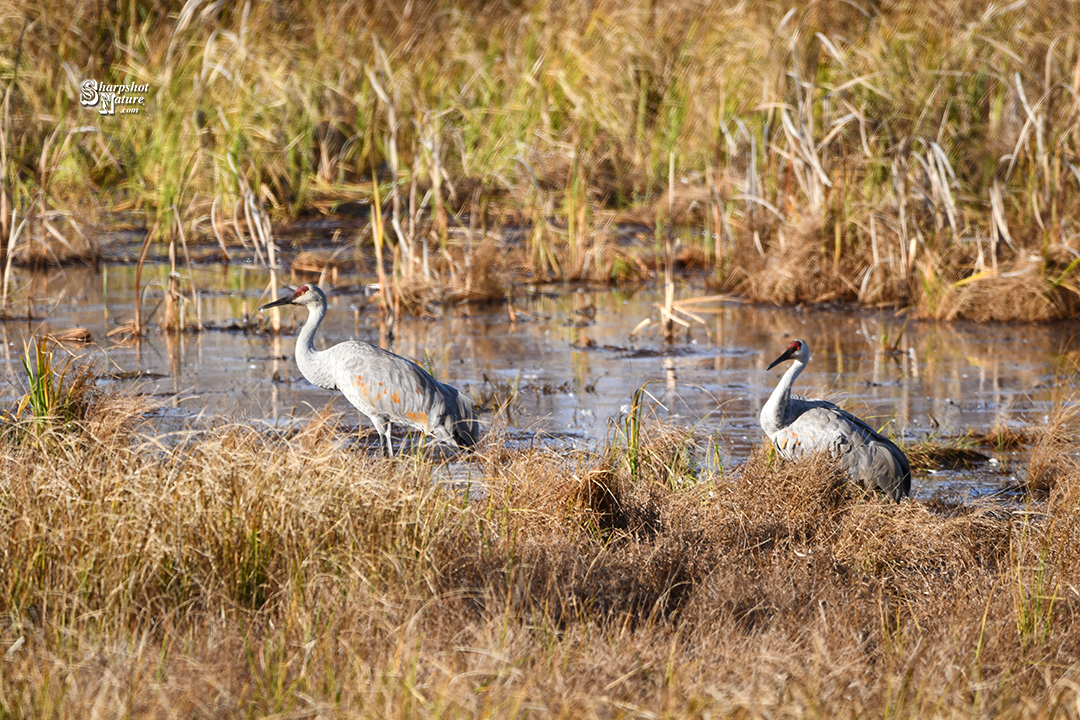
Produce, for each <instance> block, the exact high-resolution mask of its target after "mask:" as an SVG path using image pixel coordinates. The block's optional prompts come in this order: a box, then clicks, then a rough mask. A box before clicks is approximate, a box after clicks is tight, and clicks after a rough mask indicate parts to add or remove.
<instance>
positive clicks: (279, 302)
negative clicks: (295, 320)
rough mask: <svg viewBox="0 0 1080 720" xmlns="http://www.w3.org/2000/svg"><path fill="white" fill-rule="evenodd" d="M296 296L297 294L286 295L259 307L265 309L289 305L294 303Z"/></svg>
mask: <svg viewBox="0 0 1080 720" xmlns="http://www.w3.org/2000/svg"><path fill="white" fill-rule="evenodd" d="M294 297H296V296H295V295H286V296H285V297H283V298H278V299H277V300H275V301H274V302H272V303H266V304H265V305H263V306H262V307H260V308H259V309H260V310H265V309H266V308H272V307H277V306H278V305H289V304H290V303H292V301H293V298H294Z"/></svg>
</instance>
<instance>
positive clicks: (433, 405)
mask: <svg viewBox="0 0 1080 720" xmlns="http://www.w3.org/2000/svg"><path fill="white" fill-rule="evenodd" d="M276 305H303V306H305V307H307V309H308V319H307V322H305V323H304V327H302V328H300V334H299V335H298V336H297V337H296V364H297V365H298V366H299V367H300V372H301V373H303V374H304V377H305V378H307V379H308V382H311V383H312V384H314V385H318V386H319V387H322V388H326V389H327V390H340V391H341V392H342V393H343V394H344V395H345V397H346V398H347V399H348V401H349V402H351V403H352V404H353V405H355V406H356V409H357V410H359V411H360V412H362V413H363V414H364V415H366V416H367V417H368V419H369V420H371V424H372V425H374V426H375V431H376V432H378V433H379V443H380V445H381V446H382V450H383V452H384V453H385V454H386V456H387V457H393V455H394V446H393V444H392V443H391V441H390V427H391V425H392V424H393V423H398V424H400V425H407V426H409V427H413V428H416V429H417V430H421V431H422V432H424V433H425V434H427V435H430V436H432V437H434V438H435V439H436V440H441V441H443V442H446V443H450V444H451V445H457V446H458V447H470V446H472V445H474V444H475V443H476V441H477V440H478V439H479V437H480V428H479V425H478V424H477V421H476V411H475V410H474V409H473V404H472V400H470V399H469V398H468V397H467V396H465V395H462V394H461V393H459V392H458V391H457V389H456V388H453V387H450V386H449V385H443V384H442V383H441V382H439V381H438V380H436V379H435V378H433V377H431V375H429V374H428V373H427V372H425V371H424V369H423V368H422V367H420V366H419V365H417V364H416V363H414V362H413V361H412V360H407V359H406V358H403V357H401V356H400V355H395V354H394V353H392V352H387V351H386V350H382V349H380V348H377V347H375V346H374V345H369V344H368V343H366V342H356V341H353V340H349V341H347V342H343V343H338V344H337V345H334V346H333V347H331V348H327V349H326V350H322V351H320V350H316V349H315V343H314V338H315V332H316V331H317V330H318V329H319V323H321V322H322V320H323V317H324V316H325V315H326V295H324V294H323V291H322V290H320V289H319V287H318V286H317V285H301V286H300V287H298V288H296V292H294V293H293V294H292V295H287V296H285V297H283V298H281V299H280V300H275V301H274V302H272V303H267V304H266V305H263V306H262V307H260V308H259V309H260V310H265V309H266V308H270V307H274V306H276Z"/></svg>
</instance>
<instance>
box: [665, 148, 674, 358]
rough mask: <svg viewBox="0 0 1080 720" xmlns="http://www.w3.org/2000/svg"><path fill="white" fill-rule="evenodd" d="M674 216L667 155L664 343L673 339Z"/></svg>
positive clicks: (671, 173) (671, 161)
mask: <svg viewBox="0 0 1080 720" xmlns="http://www.w3.org/2000/svg"><path fill="white" fill-rule="evenodd" d="M674 215H675V153H674V151H673V152H671V153H669V154H668V216H667V228H666V231H665V232H664V342H671V341H672V340H673V339H674V338H675V320H674V317H675V315H674V313H673V309H674V307H675V269H674V264H675V259H674V257H672V243H671V232H672V225H673V224H674Z"/></svg>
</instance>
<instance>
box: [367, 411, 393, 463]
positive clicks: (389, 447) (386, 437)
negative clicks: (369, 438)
mask: <svg viewBox="0 0 1080 720" xmlns="http://www.w3.org/2000/svg"><path fill="white" fill-rule="evenodd" d="M370 418H371V424H372V425H374V426H375V432H377V433H379V449H380V450H382V454H383V457H391V458H392V457H394V445H393V443H392V442H391V441H390V423H389V422H388V421H387V420H386V418H382V417H379V416H378V415H371V416H370Z"/></svg>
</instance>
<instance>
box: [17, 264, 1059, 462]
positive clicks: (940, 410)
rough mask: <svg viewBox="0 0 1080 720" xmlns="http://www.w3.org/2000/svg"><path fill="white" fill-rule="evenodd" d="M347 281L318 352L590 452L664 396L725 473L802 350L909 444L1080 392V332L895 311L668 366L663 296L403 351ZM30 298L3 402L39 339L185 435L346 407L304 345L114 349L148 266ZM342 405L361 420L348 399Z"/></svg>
mask: <svg viewBox="0 0 1080 720" xmlns="http://www.w3.org/2000/svg"><path fill="white" fill-rule="evenodd" d="M167 273H168V270H167V268H165V267H147V268H145V269H144V272H143V285H144V290H143V295H144V302H143V314H144V317H145V316H151V322H157V321H158V320H160V316H159V314H160V313H161V312H162V311H163V310H162V309H161V298H162V295H163V291H164V288H165V281H166V279H167ZM341 281H342V282H343V283H348V286H347V287H346V288H344V289H337V290H334V289H329V290H330V293H329V295H330V297H329V303H330V308H329V313H328V316H327V318H326V321H325V322H324V323H323V327H322V330H321V331H320V338H319V339H318V342H319V343H321V344H322V346H323V347H325V346H326V345H327V344H333V343H336V342H340V341H342V340H346V339H360V340H365V341H367V342H371V343H373V344H376V345H380V344H381V345H384V346H386V347H388V348H389V349H391V350H393V351H394V352H397V353H400V354H402V355H405V356H407V357H412V358H415V359H417V360H418V361H419V362H420V363H421V364H422V365H425V366H427V367H429V369H431V370H432V371H433V372H434V374H435V375H436V376H437V377H439V378H440V379H445V380H447V381H449V382H450V383H452V384H455V385H457V386H458V387H460V388H463V389H472V390H474V391H477V392H480V391H482V390H484V389H485V384H486V383H485V378H487V379H488V380H489V381H491V382H495V383H505V384H507V385H513V384H516V386H517V387H518V389H519V393H520V394H519V400H518V407H517V408H516V413H515V415H514V417H515V418H516V422H517V423H519V424H520V425H522V426H527V427H529V428H532V429H537V430H543V431H546V432H549V433H557V434H559V435H562V436H564V437H567V438H570V440H571V441H573V442H580V443H588V442H592V441H593V439H595V438H598V437H601V438H602V437H604V436H606V435H607V433H608V427H609V421H610V420H611V419H612V418H615V417H617V416H618V415H619V412H620V408H621V407H622V406H624V405H626V404H627V403H628V402H629V401H630V398H631V396H632V394H633V392H634V390H635V389H636V388H638V387H640V386H641V385H643V384H645V383H648V385H647V390H648V391H649V392H650V394H651V395H652V396H653V397H654V398H655V400H656V405H655V407H654V409H653V412H654V413H655V415H656V416H657V417H660V418H663V419H665V420H669V421H672V422H676V423H679V424H682V425H687V426H690V425H696V426H697V427H698V428H699V430H700V431H701V432H703V433H711V434H717V435H718V436H719V440H720V445H721V447H722V448H723V450H724V453H725V456H726V457H725V461H730V460H732V459H738V458H740V457H742V456H744V455H745V453H746V452H747V451H748V449H749V447H750V446H751V445H752V444H758V443H760V442H761V432H760V429H759V427H758V425H757V413H758V410H759V409H760V407H761V405H762V404H763V403H764V401H765V398H766V397H767V396H768V394H769V392H771V390H772V388H773V386H774V384H775V383H776V382H777V381H778V380H779V378H780V374H781V369H775V370H774V371H766V370H765V368H766V366H767V365H768V363H769V362H771V360H772V359H774V358H775V357H776V356H777V355H779V354H780V352H782V350H783V348H784V347H785V346H786V344H787V343H788V342H789V341H790V340H791V339H793V338H800V339H803V340H806V341H808V342H809V343H810V347H811V350H812V353H813V356H812V360H811V363H810V365H809V367H808V368H807V370H806V371H805V372H804V373H803V374H802V376H801V377H800V379H799V383H798V385H797V391H799V392H802V393H803V394H807V395H811V396H823V397H829V398H832V399H834V400H837V401H840V402H842V404H843V405H844V407H846V408H847V409H849V410H851V411H853V412H855V413H857V414H859V415H861V416H862V417H864V418H866V419H867V421H868V422H870V423H871V424H872V425H874V426H875V427H879V428H883V429H884V430H885V431H886V432H893V433H899V434H902V435H904V436H905V437H907V438H909V439H911V438H916V437H920V436H924V435H927V434H948V433H955V432H959V431H961V430H964V429H967V428H970V427H976V428H990V427H992V426H994V425H995V424H1005V425H1018V424H1028V423H1036V424H1039V423H1042V422H1043V416H1044V415H1045V414H1046V413H1047V411H1048V409H1049V406H1050V403H1051V402H1052V401H1053V400H1054V399H1055V398H1056V397H1057V398H1060V397H1062V396H1065V395H1067V394H1068V393H1069V392H1071V390H1072V387H1073V383H1074V375H1073V372H1074V370H1075V362H1074V358H1076V357H1077V356H1078V355H1080V347H1078V344H1080V343H1078V340H1077V332H1076V330H1077V326H1076V325H1061V324H1058V325H1046V326H1009V327H1001V326H980V325H976V324H971V323H952V324H939V323H930V322H914V321H908V320H906V319H905V318H904V317H895V316H894V315H893V314H892V313H889V312H887V313H868V312H846V311H845V312H830V311H822V310H817V309H804V310H798V309H790V308H763V307H749V306H741V305H736V304H732V305H728V306H726V307H723V308H722V309H720V311H719V312H716V313H712V314H705V315H704V318H705V320H706V325H704V326H702V325H695V326H694V327H692V328H691V329H690V331H689V336H690V339H689V341H688V342H681V343H678V344H676V345H674V346H673V347H672V348H671V349H670V351H665V348H664V346H663V344H662V343H660V342H659V341H658V339H657V337H656V335H654V334H649V331H648V330H646V331H645V332H644V333H643V334H642V335H641V336H640V337H638V338H637V340H636V341H635V342H633V343H632V342H631V341H630V340H629V335H630V333H631V331H632V330H633V329H634V327H635V326H636V325H637V324H638V323H639V321H640V320H641V319H642V318H645V317H648V316H649V315H650V314H651V311H652V307H651V303H653V302H655V301H656V300H657V299H659V295H658V294H657V293H654V292H652V291H648V290H642V291H637V292H625V291H606V290H605V291H595V292H592V291H586V292H561V293H559V292H553V291H551V290H552V289H551V288H539V289H532V291H531V292H530V291H529V289H527V288H522V289H521V290H519V291H518V292H517V293H516V299H515V310H516V317H514V318H512V317H511V316H510V314H509V313H508V312H507V308H506V306H505V305H492V306H488V307H477V306H461V307H456V308H451V309H449V310H447V311H445V312H444V313H443V314H442V315H441V316H440V317H437V318H424V319H416V318H404V319H399V320H398V321H397V322H396V323H395V326H394V333H395V335H394V338H393V340H392V341H391V342H387V339H386V334H385V328H383V329H382V332H381V331H380V326H379V322H380V319H379V314H378V311H377V308H375V307H374V306H370V307H369V306H368V302H367V298H366V297H365V296H364V294H363V292H362V291H360V290H359V288H360V287H362V283H361V282H359V281H358V280H357V279H355V278H352V279H350V278H341ZM195 282H196V284H197V285H198V287H199V288H200V297H199V300H198V301H199V303H200V307H199V308H198V312H199V313H200V314H201V317H202V319H203V322H204V323H207V324H209V325H213V324H215V323H219V324H221V323H227V322H233V321H238V320H240V319H242V318H244V317H246V316H249V315H250V314H251V313H253V312H255V308H257V307H258V305H259V304H260V303H262V302H265V301H266V300H267V299H268V298H266V297H264V296H263V292H264V290H263V289H264V288H265V287H266V277H265V276H264V275H263V274H262V273H261V272H260V271H259V270H257V269H255V268H253V267H250V266H244V265H230V266H205V267H200V268H197V269H196V277H195ZM14 286H15V287H17V288H18V292H17V294H16V298H17V302H16V305H15V308H16V312H17V313H20V314H23V313H26V312H27V311H29V312H30V316H31V319H30V320H29V321H28V320H26V319H19V320H9V321H8V322H5V323H2V324H0V333H2V337H3V351H2V353H0V362H2V365H3V373H4V376H5V377H6V378H7V379H8V382H7V383H5V384H4V387H3V389H2V390H0V397H2V398H3V399H11V398H14V397H16V396H17V395H18V394H20V393H21V392H22V386H21V385H20V380H19V378H20V376H21V369H20V368H19V360H18V357H19V353H20V352H21V350H22V347H23V343H24V342H26V341H27V340H28V339H29V338H30V337H31V336H32V335H33V334H34V333H57V332H60V331H63V330H65V329H68V328H71V327H75V326H82V327H86V328H87V329H89V330H90V332H91V333H92V335H93V338H94V341H95V343H96V344H95V345H94V346H93V347H91V348H88V349H86V350H82V351H80V352H82V353H84V354H87V355H89V356H92V357H94V358H95V359H96V361H97V363H98V366H99V369H101V370H102V371H104V372H114V373H115V374H120V373H124V374H128V375H130V374H133V373H140V374H156V375H160V376H161V377H157V378H153V379H146V380H142V381H140V383H141V386H142V387H143V389H144V390H145V391H147V392H151V393H154V394H156V395H159V396H160V397H162V398H163V399H166V400H167V401H168V405H169V406H170V407H171V408H172V410H171V412H170V413H168V415H167V419H168V420H167V421H168V422H171V423H176V424H180V425H182V424H183V423H184V422H185V421H187V422H189V421H190V419H191V418H193V417H197V416H199V415H200V414H202V415H203V416H205V415H207V414H219V415H221V414H223V415H227V416H231V417H234V418H237V419H259V420H264V421H268V422H283V421H287V420H290V419H292V418H301V419H303V418H306V417H307V416H308V415H310V414H311V413H312V412H313V411H314V410H316V409H321V408H323V407H324V406H326V404H327V402H328V401H331V400H333V393H329V392H327V391H324V390H321V389H319V388H315V387H313V386H312V385H310V384H308V383H307V382H306V381H304V380H303V379H302V378H301V377H300V375H299V372H298V370H297V368H296V365H295V363H294V361H293V360H292V350H293V337H292V334H291V333H290V334H289V335H287V336H285V337H283V338H270V337H266V336H259V335H253V334H244V333H242V332H236V331H228V332H226V331H219V330H215V331H207V332H203V333H190V334H178V335H166V334H163V333H154V334H151V335H150V336H149V337H148V338H146V339H145V340H143V341H141V342H136V343H126V344H125V343H114V342H112V341H111V340H110V339H109V338H107V333H108V332H109V331H110V330H112V329H114V328H116V327H117V326H119V325H121V324H122V323H124V322H127V321H128V320H130V319H131V318H132V316H133V314H134V297H135V294H134V268H133V267H132V266H129V265H112V266H108V265H104V266H102V268H101V270H100V271H99V272H95V271H93V270H89V269H67V270H64V271H62V272H61V271H54V272H49V273H35V274H23V275H20V276H19V277H17V278H16V282H15V283H14ZM686 292H687V294H689V293H690V291H686ZM301 312H302V311H294V312H288V311H287V312H285V313H284V314H283V322H284V323H285V324H286V327H289V326H290V325H291V324H294V323H300V322H302V321H303V316H302V315H301ZM155 313H158V314H155ZM189 314H190V316H194V314H195V313H194V312H190V313H189ZM515 320H516V322H515ZM116 382H120V381H116ZM334 402H335V403H336V405H335V407H336V408H337V409H338V410H339V411H341V412H343V413H345V416H346V418H347V419H348V420H349V421H351V422H355V421H356V415H355V413H354V412H353V410H352V408H351V407H349V406H348V404H347V403H346V402H345V401H344V400H343V399H337V400H334Z"/></svg>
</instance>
